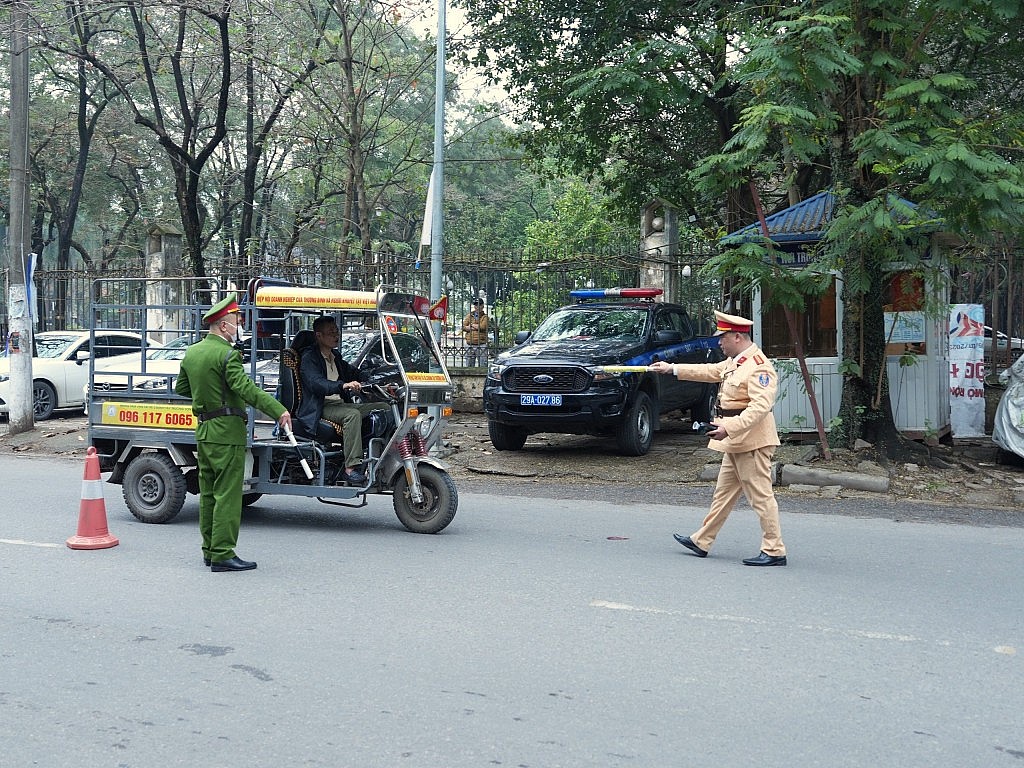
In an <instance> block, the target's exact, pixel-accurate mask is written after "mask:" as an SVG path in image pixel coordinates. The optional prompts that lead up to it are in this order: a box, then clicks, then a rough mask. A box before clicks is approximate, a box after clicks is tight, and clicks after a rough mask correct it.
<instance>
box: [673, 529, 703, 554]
mask: <svg viewBox="0 0 1024 768" xmlns="http://www.w3.org/2000/svg"><path fill="white" fill-rule="evenodd" d="M672 538H673V539H675V540H676V541H678V542H679V543H680V544H682V545H683V546H684V547H686V548H687V549H688V550H690V551H691V552H693V554H695V555H696V556H697V557H707V556H708V553H707V550H704V549H701V548H700V547H698V546H697V545H696V544H694V543H693V539H691V538H690V537H689V536H680V535H679V534H678V533H673V534H672Z"/></svg>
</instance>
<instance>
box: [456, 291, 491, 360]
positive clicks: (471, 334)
mask: <svg viewBox="0 0 1024 768" xmlns="http://www.w3.org/2000/svg"><path fill="white" fill-rule="evenodd" d="M462 336H463V338H464V339H465V340H466V365H467V366H469V367H470V368H474V367H479V368H485V367H487V313H486V312H485V311H484V300H483V299H473V308H472V309H471V310H470V312H469V314H468V315H466V317H465V319H463V321H462Z"/></svg>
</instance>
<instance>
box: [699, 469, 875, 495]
mask: <svg viewBox="0 0 1024 768" xmlns="http://www.w3.org/2000/svg"><path fill="white" fill-rule="evenodd" d="M720 468H721V465H719V464H706V465H704V469H703V470H701V473H700V478H699V479H700V480H703V481H707V482H714V481H715V480H717V479H718V471H719V469H720ZM772 485H804V486H807V485H810V486H816V487H819V488H825V487H836V486H838V487H840V488H849V489H850V490H855V491H869V492H871V493H888V492H889V478H888V477H887V476H883V475H865V474H862V473H860V472H832V471H829V470H825V469H811V468H810V467H801V466H799V465H797V464H784V465H780V464H778V463H773V464H772Z"/></svg>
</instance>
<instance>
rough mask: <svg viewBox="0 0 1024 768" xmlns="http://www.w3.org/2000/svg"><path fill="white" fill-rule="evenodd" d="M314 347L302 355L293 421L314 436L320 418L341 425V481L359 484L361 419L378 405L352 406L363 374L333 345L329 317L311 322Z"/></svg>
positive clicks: (333, 331)
mask: <svg viewBox="0 0 1024 768" xmlns="http://www.w3.org/2000/svg"><path fill="white" fill-rule="evenodd" d="M313 334H314V335H315V337H316V344H315V345H313V346H311V347H309V348H308V349H306V350H305V351H304V352H303V353H302V363H301V365H300V371H301V380H302V392H303V396H302V400H301V401H300V403H299V407H298V410H297V411H296V413H295V418H296V420H298V422H299V423H300V424H301V425H302V428H303V430H304V431H305V432H306V433H307V434H316V425H317V424H318V423H319V422H320V420H321V419H325V420H326V421H331V422H334V423H335V424H339V425H340V426H341V436H342V445H343V447H344V453H345V480H346V481H347V482H348V483H349V484H351V485H363V484H364V483H365V482H366V474H365V472H364V470H363V467H362V463H363V430H362V420H363V417H364V416H366V415H367V414H368V413H370V411H376V410H380V409H381V408H382V407H383V406H382V405H381V404H380V403H353V402H351V397H352V396H353V395H357V394H359V393H360V392H362V390H363V384H364V383H365V382H366V381H367V378H368V377H367V374H365V373H363V372H362V371H360V370H359V369H358V368H356V367H355V366H352V365H349V363H347V362H346V361H345V360H344V359H342V357H341V353H340V352H338V350H337V346H338V342H339V341H340V339H341V333H340V332H339V331H338V324H337V322H335V320H334V318H333V317H329V316H324V317H319V318H317V319H316V321H315V322H314V323H313Z"/></svg>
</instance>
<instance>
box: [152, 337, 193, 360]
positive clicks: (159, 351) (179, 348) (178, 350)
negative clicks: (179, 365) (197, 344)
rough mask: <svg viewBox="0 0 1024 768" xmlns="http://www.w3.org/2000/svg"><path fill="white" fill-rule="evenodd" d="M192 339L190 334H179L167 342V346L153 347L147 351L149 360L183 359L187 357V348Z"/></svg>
mask: <svg viewBox="0 0 1024 768" xmlns="http://www.w3.org/2000/svg"><path fill="white" fill-rule="evenodd" d="M190 342H191V339H189V338H188V336H179V337H178V338H176V339H174V340H172V341H170V342H168V343H167V345H166V346H163V347H158V348H156V349H151V350H149V352H147V353H146V359H147V360H181V359H182V358H184V357H185V350H187V349H188V345H189V343H190Z"/></svg>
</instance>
